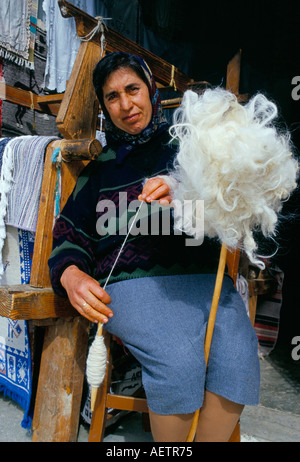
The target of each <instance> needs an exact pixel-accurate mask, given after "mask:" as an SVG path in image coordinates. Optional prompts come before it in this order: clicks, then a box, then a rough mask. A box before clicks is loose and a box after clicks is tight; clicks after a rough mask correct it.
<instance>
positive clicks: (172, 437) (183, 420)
mask: <svg viewBox="0 0 300 462" xmlns="http://www.w3.org/2000/svg"><path fill="white" fill-rule="evenodd" d="M149 416H150V424H151V431H152V436H153V439H154V441H156V442H169V443H172V442H184V441H186V439H187V437H188V434H189V431H190V428H191V425H192V421H193V416H194V414H175V415H161V414H156V413H155V412H152V411H150V409H149Z"/></svg>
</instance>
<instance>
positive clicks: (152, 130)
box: [94, 52, 168, 160]
mask: <svg viewBox="0 0 300 462" xmlns="http://www.w3.org/2000/svg"><path fill="white" fill-rule="evenodd" d="M116 55H118V56H120V57H121V56H124V57H133V58H134V59H135V61H136V63H137V65H138V66H139V67H140V69H141V75H143V76H144V78H143V81H144V82H145V83H146V85H147V87H148V90H149V96H150V100H151V104H152V118H151V120H150V122H149V124H148V125H147V127H145V128H144V129H143V130H142V132H141V133H139V134H137V135H131V134H130V133H127V132H125V131H123V130H121V129H120V128H118V127H116V126H115V125H114V123H113V122H112V120H111V118H110V116H109V114H108V112H107V110H106V108H105V104H104V101H103V97H102V92H100V91H97V89H96V92H97V96H98V98H99V100H100V104H101V107H102V110H103V113H104V115H105V135H106V138H107V141H108V143H109V141H110V140H112V141H115V142H117V143H118V144H119V147H118V149H117V156H118V157H119V159H120V160H122V159H123V158H124V157H125V156H126V155H127V154H129V153H130V152H131V150H132V149H133V148H134V147H135V146H137V145H141V144H143V143H147V142H148V141H150V140H151V139H152V138H153V137H155V136H157V135H158V134H159V133H161V132H162V131H164V130H166V129H167V128H168V123H167V121H166V119H165V116H164V114H163V110H162V106H161V99H160V94H159V91H158V88H157V86H156V84H155V81H154V78H153V75H152V72H151V71H150V69H149V66H148V65H147V63H146V62H145V61H144V60H143V59H142V58H140V57H139V56H135V55H129V54H128V53H123V52H114V53H109V54H107V55H106V56H105V57H104V58H103V59H102V60H101V61H100V62H99V63H98V65H97V67H99V66H100V68H101V66H102V65H103V64H105V60H108V59H111V58H112V57H114V56H116ZM97 67H96V69H95V72H94V84H95V80H96V71H97ZM122 67H129V68H130V65H128V66H127V65H126V64H125V65H123V66H122ZM98 72H99V70H98ZM100 72H101V70H100ZM112 72H113V71H112ZM95 87H96V85H95Z"/></svg>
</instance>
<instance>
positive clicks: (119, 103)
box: [103, 67, 152, 135]
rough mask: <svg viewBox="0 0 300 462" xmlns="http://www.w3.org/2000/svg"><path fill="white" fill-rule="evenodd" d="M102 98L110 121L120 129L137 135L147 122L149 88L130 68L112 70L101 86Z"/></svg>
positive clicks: (149, 104) (149, 109)
mask: <svg viewBox="0 0 300 462" xmlns="http://www.w3.org/2000/svg"><path fill="white" fill-rule="evenodd" d="M103 98H104V104H105V107H106V109H107V111H108V113H109V115H110V118H111V120H112V122H113V123H114V124H115V125H116V126H117V127H118V128H120V129H121V130H123V131H125V132H127V133H130V134H131V135H137V134H139V133H141V131H142V130H143V129H144V128H146V127H147V125H148V124H149V122H150V120H151V117H152V105H151V101H150V97H149V90H148V87H147V85H146V84H145V82H144V81H143V80H142V79H141V78H140V77H139V76H138V75H137V74H136V73H135V72H134V71H133V70H132V69H130V68H123V67H122V68H120V69H118V70H116V71H114V72H112V73H111V74H110V76H109V77H108V79H107V81H106V83H105V85H104V86H103Z"/></svg>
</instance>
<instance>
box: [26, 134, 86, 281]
mask: <svg viewBox="0 0 300 462" xmlns="http://www.w3.org/2000/svg"><path fill="white" fill-rule="evenodd" d="M59 143H60V141H59V140H58V141H54V142H52V143H51V144H49V146H48V147H47V150H46V157H45V165H44V175H43V182H42V188H41V195H40V204H39V215H38V221H37V229H36V235H35V241H34V252H33V258H32V268H31V277H30V285H31V286H33V287H51V282H50V275H49V269H48V264H47V261H48V258H49V256H50V253H51V250H52V228H53V217H54V190H55V184H56V175H57V171H56V167H55V165H54V164H53V162H52V160H51V157H52V153H53V150H54V149H55V147H57V146H59ZM84 166H85V163H84V162H82V161H78V162H68V163H64V162H63V164H62V169H61V175H62V182H61V183H62V192H61V201H60V204H61V208H62V207H63V206H64V204H65V203H66V201H67V199H68V197H69V195H70V194H71V192H72V190H73V188H74V186H75V183H76V180H77V177H78V175H79V173H80V171H81V170H82V169H83V168H84Z"/></svg>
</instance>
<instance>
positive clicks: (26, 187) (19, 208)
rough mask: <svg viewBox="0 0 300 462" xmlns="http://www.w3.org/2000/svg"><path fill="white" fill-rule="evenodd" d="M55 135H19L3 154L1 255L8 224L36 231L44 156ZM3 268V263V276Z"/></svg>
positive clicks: (0, 178) (0, 224)
mask: <svg viewBox="0 0 300 462" xmlns="http://www.w3.org/2000/svg"><path fill="white" fill-rule="evenodd" d="M55 139H57V137H53V136H52V137H51V136H30V135H27V136H19V137H16V138H12V139H10V140H9V141H8V142H7V144H6V146H5V148H4V152H3V156H2V168H1V176H0V191H1V198H0V252H1V251H2V248H3V245H4V240H5V237H6V231H5V225H11V226H15V227H16V228H20V229H23V230H27V231H31V232H35V230H36V224H37V217H38V209H39V199H40V192H41V185H42V179H43V166H44V154H45V149H46V147H47V145H48V144H49V143H50V142H51V141H53V140H55ZM2 273H3V265H2V262H1V261H0V275H1V274H2Z"/></svg>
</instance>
